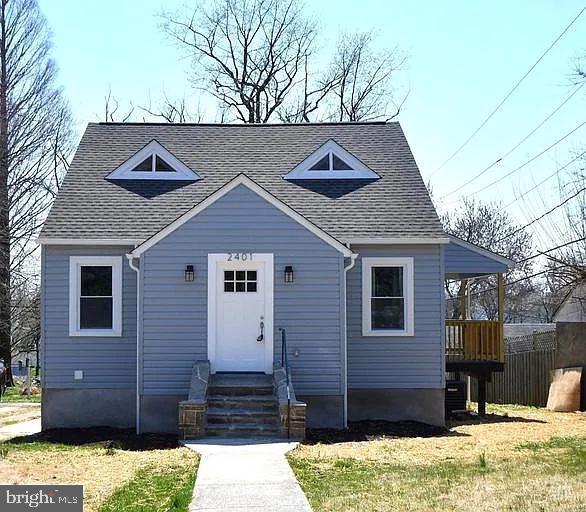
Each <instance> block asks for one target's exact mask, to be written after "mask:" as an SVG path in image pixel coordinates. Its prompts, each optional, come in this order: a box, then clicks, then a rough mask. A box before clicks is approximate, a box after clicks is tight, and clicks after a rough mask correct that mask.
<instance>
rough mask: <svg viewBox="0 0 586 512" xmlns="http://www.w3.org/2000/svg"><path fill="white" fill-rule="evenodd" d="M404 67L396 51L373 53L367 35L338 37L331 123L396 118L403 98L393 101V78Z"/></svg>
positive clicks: (404, 98) (368, 34) (394, 92)
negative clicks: (332, 121)
mask: <svg viewBox="0 0 586 512" xmlns="http://www.w3.org/2000/svg"><path fill="white" fill-rule="evenodd" d="M404 63H405V57H404V56H401V55H400V52H399V50H398V49H393V50H383V51H380V52H376V51H375V50H374V48H373V34H372V33H371V32H364V33H358V34H354V35H350V34H346V35H344V36H342V37H341V38H340V41H339V42H338V53H337V55H336V57H335V60H334V69H335V74H336V76H337V77H339V78H338V79H337V82H336V83H335V85H334V87H333V89H332V96H333V102H332V105H331V107H330V109H331V118H332V120H335V121H369V120H375V119H382V120H386V121H389V120H391V119H393V118H394V117H396V116H397V115H399V113H400V111H401V107H402V106H403V104H404V102H405V100H406V98H407V95H404V96H403V97H402V98H401V99H400V100H399V101H397V100H396V91H395V88H394V78H395V73H396V72H397V71H398V70H399V69H401V66H403V64H404Z"/></svg>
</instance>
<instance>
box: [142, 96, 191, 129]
mask: <svg viewBox="0 0 586 512" xmlns="http://www.w3.org/2000/svg"><path fill="white" fill-rule="evenodd" d="M139 108H140V109H141V110H142V111H143V112H145V113H147V114H148V115H149V116H151V117H152V118H154V119H157V120H158V121H163V122H166V123H200V122H201V121H202V119H203V114H202V112H201V108H200V106H199V105H198V107H197V108H196V109H195V110H192V109H191V108H190V106H189V105H188V102H187V98H186V97H185V96H183V97H182V98H179V99H175V100H174V99H170V98H169V97H168V96H167V94H166V93H163V99H162V100H161V101H160V102H159V104H158V105H157V106H156V107H151V105H150V101H149V105H148V106H139Z"/></svg>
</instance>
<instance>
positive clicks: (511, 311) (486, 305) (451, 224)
mask: <svg viewBox="0 0 586 512" xmlns="http://www.w3.org/2000/svg"><path fill="white" fill-rule="evenodd" d="M442 222H443V225H444V229H445V230H446V232H447V233H450V234H452V235H455V236H457V237H459V238H461V239H463V240H466V241H467V242H470V243H473V244H476V245H479V246H481V247H484V248H486V249H489V250H491V251H494V252H496V253H497V254H501V255H503V256H506V257H507V258H510V259H511V260H513V261H516V262H519V263H517V265H516V266H515V267H514V268H513V269H512V270H511V271H509V272H508V273H507V274H506V276H505V286H507V301H506V311H505V318H506V320H507V321H523V320H525V319H526V318H527V317H529V316H531V315H532V314H533V313H532V312H531V311H528V310H527V308H526V303H525V300H526V298H527V296H528V294H530V293H532V291H533V283H532V282H531V281H530V280H529V279H524V278H527V277H528V276H530V275H531V270H532V265H533V260H526V258H527V257H528V256H529V255H530V254H531V251H532V239H531V235H530V234H529V233H528V232H527V231H526V230H519V227H518V226H517V225H516V224H515V223H514V222H513V220H512V219H511V217H510V216H509V214H508V213H507V212H506V211H504V210H503V209H502V208H501V206H500V205H499V204H497V203H482V202H477V201H474V200H471V199H463V200H462V204H461V206H460V207H459V208H458V209H457V210H456V211H455V212H451V213H449V214H444V215H442ZM524 260H525V261H524ZM461 286H462V285H461V283H460V282H456V283H446V292H447V294H448V298H449V300H448V305H447V306H448V312H447V314H448V316H449V317H451V318H458V317H459V315H460V310H459V301H458V300H457V298H458V297H459V296H460V295H461V294H462V293H463V290H462V287H461ZM469 295H470V302H471V307H470V310H471V313H473V314H476V315H478V316H480V317H483V318H488V319H496V318H497V316H498V299H497V293H496V277H494V276H491V277H487V278H482V279H474V280H473V281H472V283H470V285H469Z"/></svg>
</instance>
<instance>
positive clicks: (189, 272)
mask: <svg viewBox="0 0 586 512" xmlns="http://www.w3.org/2000/svg"><path fill="white" fill-rule="evenodd" d="M194 279H195V270H193V265H185V281H186V282H187V283H191V282H192V281H193V280H194Z"/></svg>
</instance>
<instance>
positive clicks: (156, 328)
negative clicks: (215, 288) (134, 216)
mask: <svg viewBox="0 0 586 512" xmlns="http://www.w3.org/2000/svg"><path fill="white" fill-rule="evenodd" d="M227 252H252V253H273V254H274V265H275V276H274V327H275V332H274V340H275V341H274V359H275V361H280V357H281V345H280V336H279V332H278V328H279V327H284V328H286V330H287V339H288V346H289V356H290V364H291V368H292V376H293V384H294V386H295V391H296V393H297V394H300V395H302V394H305V395H336V394H341V393H342V385H341V380H342V371H341V367H342V360H343V359H342V351H341V321H342V319H341V310H342V308H341V305H340V303H341V276H342V268H343V257H342V255H341V254H340V253H339V252H338V251H337V250H336V249H334V248H333V247H332V246H330V245H329V244H327V243H325V242H324V241H323V240H321V239H319V238H318V237H317V236H316V235H314V234H313V233H311V232H310V231H309V230H307V229H306V228H304V227H303V226H301V225H300V224H299V223H297V222H295V221H294V220H292V219H291V218H290V217H288V216H287V215H286V214H284V213H283V212H281V211H280V210H278V209H277V208H275V207H274V206H273V205H271V204H270V203H268V202H267V201H265V200H264V199H262V198H261V197H259V196H258V195H257V194H255V193H254V192H252V191H251V190H250V189H248V188H246V187H244V186H239V187H236V188H235V189H234V190H232V191H231V192H229V193H228V194H226V195H225V196H224V197H222V198H220V199H219V200H217V201H216V202H215V203H213V204H212V205H211V206H209V207H208V208H206V209H205V210H204V211H202V212H200V213H199V214H198V215H196V216H195V217H193V218H192V219H190V220H189V221H188V222H186V223H185V224H183V225H182V226H181V227H179V228H178V229H177V230H175V231H174V232H173V233H171V234H169V235H168V236H167V237H166V238H164V239H163V240H161V241H160V242H159V243H158V244H156V245H154V246H153V247H152V248H150V249H149V250H147V251H146V252H145V253H144V254H143V255H142V257H141V271H142V272H141V273H142V274H143V280H144V281H143V288H142V302H143V320H142V354H141V356H140V358H141V363H142V367H143V370H142V378H143V382H142V386H141V387H142V392H143V393H144V394H145V395H164V394H167V395H172V394H182V393H187V390H188V387H189V379H190V375H191V367H192V364H193V361H195V360H198V359H207V256H208V253H227ZM186 264H193V265H194V266H195V281H194V282H192V283H186V282H185V281H184V269H185V265H186ZM285 265H292V266H293V268H294V274H295V282H294V284H292V285H285V284H284V283H283V270H284V267H285ZM296 350H297V351H299V356H298V357H294V356H293V353H294V352H295V351H296Z"/></svg>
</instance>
